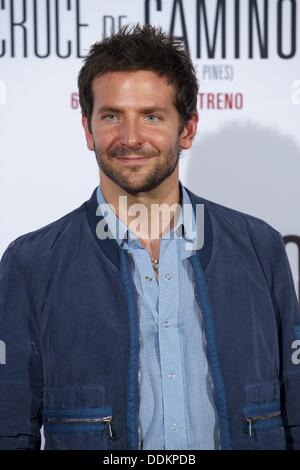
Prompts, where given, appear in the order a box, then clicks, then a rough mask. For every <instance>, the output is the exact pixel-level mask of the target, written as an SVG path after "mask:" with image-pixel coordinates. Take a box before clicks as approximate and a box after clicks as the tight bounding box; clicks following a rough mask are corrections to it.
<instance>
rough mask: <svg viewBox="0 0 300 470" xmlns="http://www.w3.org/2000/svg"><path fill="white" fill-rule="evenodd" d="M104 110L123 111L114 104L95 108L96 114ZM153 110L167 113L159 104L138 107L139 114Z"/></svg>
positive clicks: (111, 111)
mask: <svg viewBox="0 0 300 470" xmlns="http://www.w3.org/2000/svg"><path fill="white" fill-rule="evenodd" d="M106 112H110V113H120V114H121V113H123V110H122V109H121V108H118V107H115V106H102V107H100V108H99V109H98V110H97V115H98V116H99V114H101V113H106ZM153 112H158V113H167V110H166V109H165V108H163V107H161V106H147V107H144V108H140V109H139V113H140V114H150V113H153Z"/></svg>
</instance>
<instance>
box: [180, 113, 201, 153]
mask: <svg viewBox="0 0 300 470" xmlns="http://www.w3.org/2000/svg"><path fill="white" fill-rule="evenodd" d="M198 121H199V115H198V113H197V112H194V113H193V115H192V117H191V119H189V120H188V121H186V122H185V123H184V127H183V130H182V132H181V135H180V146H181V148H182V149H183V150H187V149H189V148H190V147H191V146H192V143H193V140H194V137H195V135H196V131H197V127H198Z"/></svg>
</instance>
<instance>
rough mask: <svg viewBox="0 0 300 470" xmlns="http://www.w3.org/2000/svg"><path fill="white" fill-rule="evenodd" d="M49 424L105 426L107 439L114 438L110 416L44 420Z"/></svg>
mask: <svg viewBox="0 0 300 470" xmlns="http://www.w3.org/2000/svg"><path fill="white" fill-rule="evenodd" d="M46 422H47V423H49V424H106V425H107V428H108V434H109V438H110V439H112V440H114V438H115V436H114V433H113V429H112V416H105V417H104V418H46Z"/></svg>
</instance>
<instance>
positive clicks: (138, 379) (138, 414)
mask: <svg viewBox="0 0 300 470" xmlns="http://www.w3.org/2000/svg"><path fill="white" fill-rule="evenodd" d="M127 255H128V259H129V264H131V266H132V268H133V269H134V268H135V264H134V259H133V256H132V254H131V253H130V250H127ZM131 275H132V278H133V273H132V272H131ZM137 310H138V312H137V313H138V335H139V351H140V344H141V332H140V311H139V306H138V303H137ZM137 382H138V413H137V428H138V429H137V431H138V439H137V440H138V442H137V448H138V450H141V446H142V430H141V421H140V393H141V364H140V352H139V354H138V373H137Z"/></svg>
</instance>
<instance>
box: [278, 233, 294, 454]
mask: <svg viewBox="0 0 300 470" xmlns="http://www.w3.org/2000/svg"><path fill="white" fill-rule="evenodd" d="M275 234H276V236H277V240H276V245H275V246H276V248H275V249H274V251H273V256H272V264H273V270H272V271H273V272H272V277H271V279H272V280H271V292H272V296H273V302H274V305H275V308H276V310H277V314H278V318H279V345H280V350H281V374H280V375H281V382H282V392H283V393H282V396H283V399H282V401H283V403H282V411H283V422H284V426H285V431H286V440H287V446H288V448H289V449H300V310H299V304H298V300H297V297H296V292H295V286H294V282H293V277H292V273H291V268H290V265H289V261H288V258H287V254H286V251H285V246H284V242H283V239H282V237H281V235H280V234H279V233H278V232H275ZM274 236H275V235H274ZM273 246H274V245H273Z"/></svg>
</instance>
